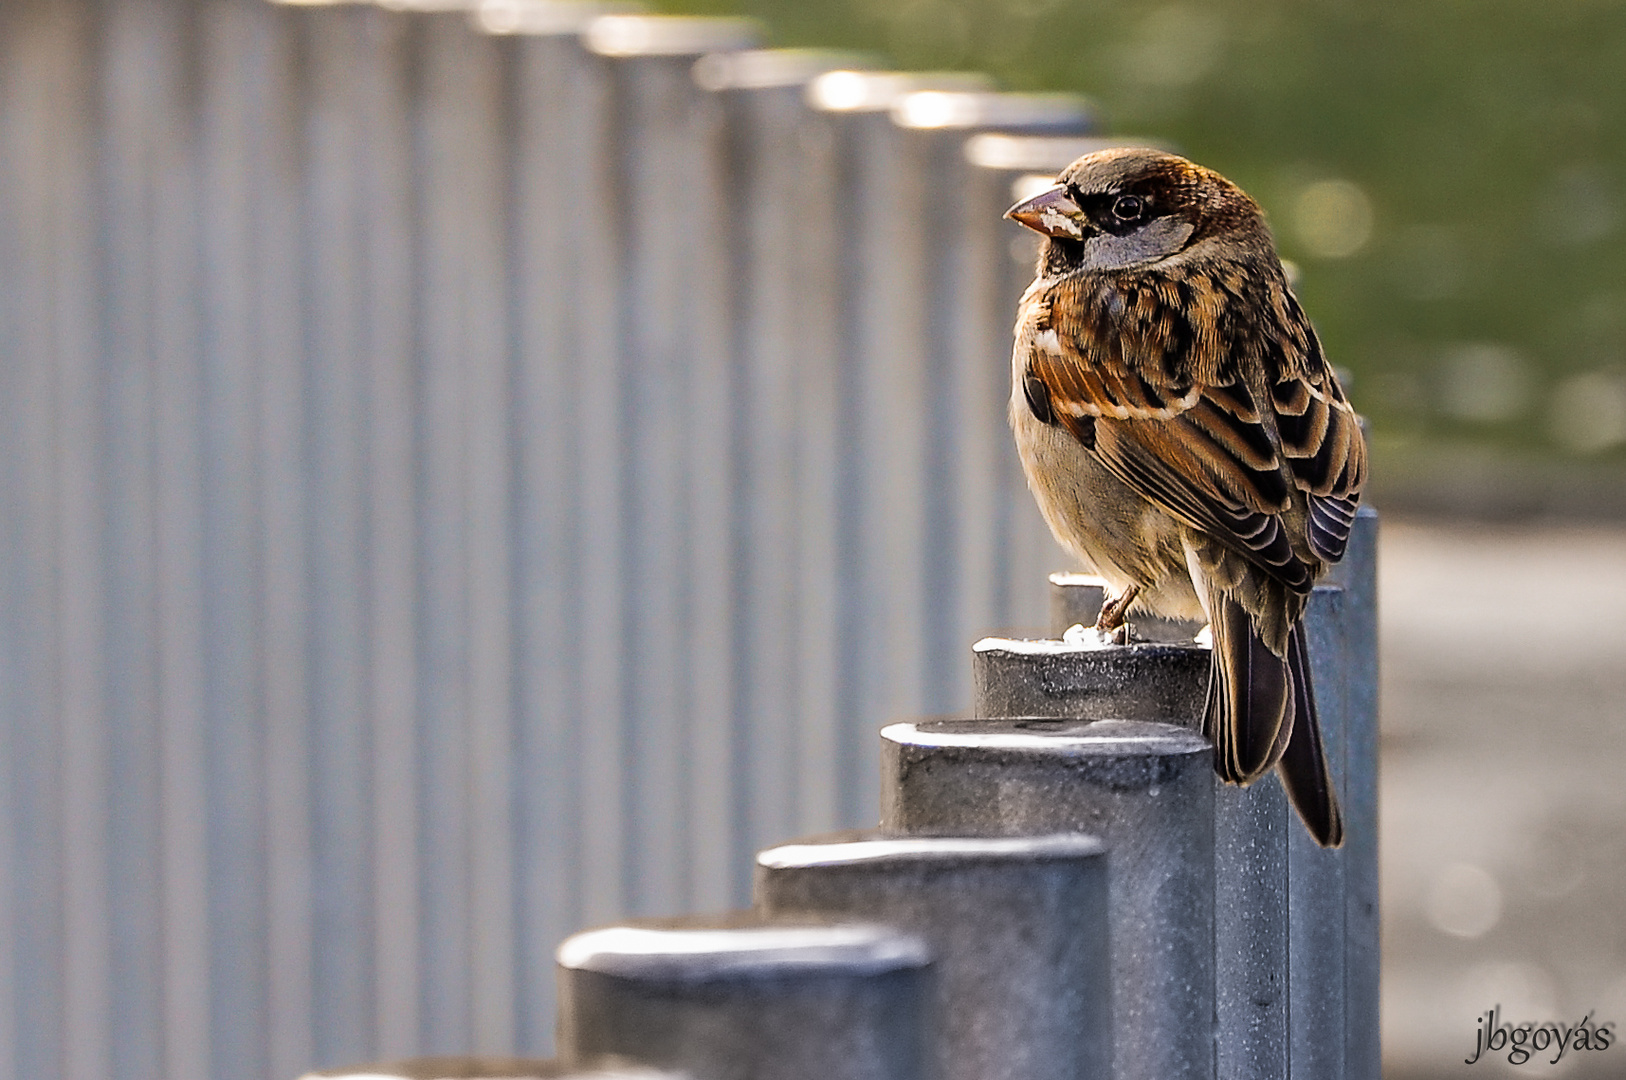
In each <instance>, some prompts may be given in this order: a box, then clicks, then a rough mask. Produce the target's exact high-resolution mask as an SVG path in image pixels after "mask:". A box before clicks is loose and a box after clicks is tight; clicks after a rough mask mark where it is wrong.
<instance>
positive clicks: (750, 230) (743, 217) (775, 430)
mask: <svg viewBox="0 0 1626 1080" xmlns="http://www.w3.org/2000/svg"><path fill="white" fill-rule="evenodd" d="M858 62H859V61H858V58H856V57H853V56H851V55H849V54H843V53H831V52H821V51H815V50H802V49H764V50H748V51H742V52H731V53H713V54H710V55H708V56H705V57H702V58H701V59H700V60H699V61H697V62H696V64H695V67H694V78H695V81H696V83H697V84H698V85H699V86H701V87H702V88H703V89H704V90H706V91H707V92H708V93H707V94H706V95H705V102H704V104H705V107H706V112H707V119H708V123H707V135H706V138H707V140H708V144H709V145H708V148H707V158H708V161H710V162H712V163H713V170H712V176H711V181H710V183H709V184H708V185H707V187H706V189H705V192H704V202H703V205H702V207H701V215H702V227H703V228H704V230H705V232H706V233H707V234H708V235H714V236H716V237H717V238H718V242H719V243H720V244H722V246H723V247H724V249H725V250H726V252H727V266H726V281H725V286H726V287H725V289H724V290H723V291H722V293H721V294H720V295H719V297H718V302H717V303H715V304H712V305H710V306H708V307H707V308H706V309H705V310H703V311H701V312H700V313H699V323H700V325H699V332H700V334H701V336H702V337H703V338H704V339H705V342H706V344H705V347H706V348H707V349H709V350H712V351H714V352H715V353H716V354H717V355H719V356H722V357H725V358H726V359H727V365H728V366H727V370H728V372H729V373H730V374H731V376H732V380H733V381H732V385H731V386H728V387H726V388H724V389H725V392H724V393H721V394H719V395H717V402H718V403H719V404H720V405H724V406H727V407H728V408H729V409H730V410H731V413H730V415H729V417H728V418H727V421H728V426H729V428H730V429H731V430H732V432H733V445H732V447H731V451H732V457H731V459H730V461H729V462H728V467H729V469H730V470H731V475H732V477H733V490H732V498H733V499H734V501H735V506H736V507H737V509H736V512H735V514H734V517H733V519H732V522H733V529H734V540H735V543H736V549H735V550H736V563H735V574H734V579H733V583H732V587H733V590H734V592H733V597H734V603H735V610H736V611H737V623H736V632H737V634H738V638H737V640H740V641H748V642H750V643H751V645H750V647H749V648H747V649H738V650H736V653H737V656H736V659H735V661H734V664H735V670H734V676H735V692H734V694H733V701H732V707H733V712H732V718H733V719H735V720H736V726H735V727H734V729H733V733H732V734H733V738H734V739H736V740H737V745H736V746H734V747H733V748H732V752H733V753H734V754H737V755H738V756H739V757H738V760H741V761H749V762H751V766H750V767H749V768H746V769H741V770H740V773H739V775H738V777H737V779H736V785H737V786H736V789H735V790H736V795H735V799H736V802H737V806H738V809H737V810H735V820H737V821H738V823H739V830H738V834H737V835H735V836H734V837H733V843H732V844H731V845H730V846H728V847H727V848H726V849H724V848H722V847H720V846H719V850H718V855H719V856H726V863H727V865H726V866H719V867H717V868H716V872H715V880H716V881H717V882H718V884H720V885H721V884H726V885H727V886H729V898H730V899H731V900H733V901H735V902H740V901H743V899H744V897H745V895H746V894H747V891H748V883H747V879H748V877H749V866H750V857H751V853H752V852H754V851H755V850H756V849H757V848H758V847H761V846H762V845H763V844H766V843H771V842H772V841H774V840H775V839H778V838H781V837H784V836H787V835H793V834H795V833H797V832H804V831H808V830H814V829H828V828H833V827H835V826H836V825H837V824H838V823H840V822H842V821H843V820H844V818H845V815H844V814H843V812H842V808H843V800H842V792H841V775H840V773H841V762H842V746H843V742H844V737H845V735H846V733H845V732H844V730H843V722H842V721H843V717H842V716H841V714H840V712H839V710H838V709H837V708H836V704H835V689H836V687H837V685H838V682H839V672H838V671H837V670H836V660H835V657H836V655H837V651H838V640H837V638H838V633H839V629H838V621H837V618H836V606H835V602H834V596H833V590H832V589H831V588H830V582H832V581H833V580H834V579H835V578H836V577H837V576H838V574H839V561H838V558H837V549H836V543H835V535H836V528H837V513H836V505H837V502H838V493H837V483H838V477H837V475H836V467H835V452H836V446H837V439H836V437H835V427H836V423H837V411H836V370H835V365H834V364H833V363H832V362H831V360H830V357H831V353H832V350H831V349H830V348H829V341H830V339H831V337H832V336H833V335H834V334H835V332H836V331H835V318H836V316H835V307H834V301H835V293H836V291H837V290H836V281H835V275H834V274H833V273H832V272H831V269H830V262H831V259H832V255H833V253H832V251H831V250H830V247H829V244H830V234H829V233H828V231H826V230H823V229H821V228H820V227H819V224H820V222H821V216H820V214H819V213H818V208H819V205H820V198H821V192H820V190H819V184H818V178H819V177H820V176H821V175H822V172H821V166H822V165H823V162H822V161H821V160H820V157H819V155H820V153H821V149H822V148H821V147H820V146H819V145H818V144H817V143H816V142H815V141H814V140H813V139H811V138H809V137H808V136H809V130H810V128H811V127H812V123H811V121H812V116H811V114H810V112H809V110H808V108H807V105H806V103H805V101H804V96H805V92H806V87H807V84H808V82H809V81H810V80H812V79H814V78H816V77H817V76H818V75H820V74H822V73H823V72H825V71H830V70H835V69H838V68H843V67H852V66H854V65H855V64H856V63H858ZM726 523H727V522H726V521H724V522H719V523H718V524H719V525H722V524H726ZM701 715H709V716H712V717H718V716H720V715H722V714H719V713H717V712H716V711H715V710H710V711H708V712H703V713H702V714H701ZM714 726H715V727H717V728H719V729H720V728H721V727H722V725H714ZM719 737H721V738H725V739H727V738H729V733H726V732H725V733H723V734H721V735H720V736H719ZM714 902H716V901H714Z"/></svg>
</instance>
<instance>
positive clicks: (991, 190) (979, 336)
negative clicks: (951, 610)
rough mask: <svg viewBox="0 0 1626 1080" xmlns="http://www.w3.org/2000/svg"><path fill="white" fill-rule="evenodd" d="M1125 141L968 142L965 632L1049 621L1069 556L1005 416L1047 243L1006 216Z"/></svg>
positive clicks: (961, 295)
mask: <svg viewBox="0 0 1626 1080" xmlns="http://www.w3.org/2000/svg"><path fill="white" fill-rule="evenodd" d="M1125 144H1126V143H1125V142H1124V140H1121V139H1112V138H1107V137H1101V138H1089V137H1079V136H1077V135H1066V134H1061V135H1040V134H1021V133H1011V132H997V131H996V132H985V133H982V134H976V135H972V136H971V137H970V138H969V139H967V140H965V142H964V143H963V144H962V146H961V147H960V150H961V152H962V153H963V155H964V157H965V161H966V163H967V165H968V166H969V167H968V168H967V169H966V170H965V172H964V174H963V181H962V182H963V183H964V185H965V191H966V194H965V201H964V205H965V207H966V211H965V221H964V223H963V225H961V226H960V227H961V229H962V230H963V237H964V239H963V241H962V243H963V244H964V254H963V261H962V264H961V266H962V270H961V271H960V273H961V275H962V276H961V278H960V286H959V288H958V289H956V290H955V292H954V294H953V295H954V296H955V298H956V299H955V310H956V318H957V321H958V327H959V329H958V332H957V333H956V335H955V341H954V351H953V353H952V354H951V355H952V361H951V362H952V366H953V369H954V370H955V373H956V375H955V377H956V379H957V380H958V383H959V390H960V392H959V394H958V405H957V407H956V409H955V415H956V417H957V421H958V426H959V438H960V440H961V449H960V457H959V461H958V465H957V468H956V469H955V499H956V500H957V505H958V507H959V523H958V529H959V534H958V535H959V538H960V539H959V543H960V551H961V555H960V564H961V567H962V571H961V572H962V584H961V600H960V605H959V606H960V610H959V614H958V616H957V620H956V621H957V622H958V624H959V625H960V627H961V632H962V633H969V634H971V635H973V636H975V635H980V634H983V633H985V632H987V631H988V630H991V629H993V628H996V627H1011V628H1022V629H1024V630H1038V629H1039V628H1041V627H1043V626H1044V625H1045V623H1046V611H1047V598H1046V595H1045V580H1046V577H1047V575H1048V574H1049V572H1050V571H1051V570H1054V569H1055V568H1056V567H1057V566H1059V565H1060V564H1061V562H1062V561H1063V560H1064V559H1065V555H1064V554H1063V553H1062V552H1061V551H1060V549H1059V548H1058V547H1057V546H1056V542H1055V540H1054V539H1053V538H1052V537H1051V535H1050V529H1049V527H1048V526H1046V525H1045V523H1044V519H1043V518H1041V517H1040V516H1039V511H1038V508H1037V507H1036V506H1035V504H1034V502H1033V496H1032V495H1031V494H1029V492H1028V490H1027V481H1026V479H1025V478H1024V477H1023V475H1022V466H1021V463H1020V461H1019V460H1018V459H1017V456H1016V452H1015V443H1014V441H1013V439H1012V436H1011V431H1010V423H1009V421H1008V419H1007V418H1006V404H1007V402H1008V401H1009V400H1010V353H1011V345H1012V341H1011V327H1012V325H1013V324H1014V323H1015V321H1016V304H1017V300H1018V299H1019V298H1020V297H1021V295H1022V292H1023V290H1025V289H1026V288H1027V287H1028V285H1029V283H1030V282H1032V280H1033V265H1034V261H1035V260H1036V259H1037V257H1038V250H1039V249H1038V242H1037V240H1038V238H1037V237H1035V236H1034V235H1033V234H1032V233H1030V232H1029V231H1027V230H1025V229H1022V228H1021V227H1020V226H1018V225H1015V224H1013V223H1012V222H1009V221H1005V220H1004V219H1003V215H1004V213H1005V211H1006V210H1007V209H1008V208H1009V207H1010V206H1011V204H1012V203H1014V202H1016V201H1017V200H1016V197H1015V188H1016V187H1018V186H1020V185H1021V184H1022V183H1024V182H1031V180H1032V179H1033V178H1035V177H1038V176H1044V175H1054V174H1055V173H1058V172H1060V171H1061V170H1062V169H1064V168H1066V167H1067V166H1068V165H1069V164H1071V163H1072V162H1073V161H1074V160H1075V159H1077V158H1079V157H1081V156H1082V155H1084V154H1087V153H1091V152H1093V151H1095V150H1100V149H1104V148H1106V147H1109V146H1117V145H1125ZM956 677H958V676H956Z"/></svg>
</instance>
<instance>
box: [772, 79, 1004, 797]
mask: <svg viewBox="0 0 1626 1080" xmlns="http://www.w3.org/2000/svg"><path fill="white" fill-rule="evenodd" d="M988 88H989V83H988V80H987V79H986V78H983V77H981V76H977V75H970V74H961V73H935V74H932V73H925V74H913V73H912V74H904V73H899V72H877V71H853V70H843V71H831V72H827V73H825V74H823V75H820V76H819V77H817V78H816V79H814V80H813V81H812V82H811V83H810V84H809V86H808V89H807V101H808V103H809V104H810V105H811V106H812V109H813V110H814V113H815V115H814V116H813V117H812V118H811V122H810V123H809V125H808V126H807V127H806V128H805V134H804V135H803V138H804V139H805V143H804V145H806V146H808V147H809V149H810V157H811V158H812V160H811V161H810V162H809V175H810V177H811V178H812V184H811V187H812V189H813V194H814V201H813V202H812V203H811V205H809V206H808V207H807V209H806V212H805V214H804V216H803V219H802V225H803V228H804V231H805V235H806V236H807V237H808V238H809V241H810V242H811V243H813V244H817V245H818V246H819V250H820V251H821V253H822V255H823V258H824V259H825V260H826V261H825V263H824V265H825V266H826V267H827V269H826V270H824V271H822V272H823V273H825V274H829V275H830V280H831V285H830V286H829V288H830V291H831V292H832V293H833V294H834V295H833V297H831V299H832V300H833V303H831V305H830V308H829V310H828V312H827V313H826V312H825V311H824V310H823V309H821V315H823V316H825V317H826V326H827V327H828V328H830V329H828V330H827V331H825V332H821V333H819V334H818V335H817V336H816V337H814V338H813V339H812V340H810V342H809V345H810V348H809V351H808V353H807V354H805V355H804V357H803V360H804V363H806V364H807V365H809V367H808V369H807V370H812V371H827V372H830V373H831V374H832V376H833V384H834V385H833V389H834V391H835V396H834V399H833V401H832V406H833V413H832V420H831V421H830V424H831V427H833V429H834V431H833V433H831V434H833V438H834V443H833V448H832V450H833V458H834V461H833V464H834V466H835V471H834V475H835V477H836V491H837V493H838V495H837V502H836V505H835V506H834V507H833V510H834V513H832V514H830V515H829V516H828V517H827V518H826V519H825V520H824V522H813V523H812V532H811V535H812V536H813V537H814V538H815V539H817V540H819V541H820V542H824V543H831V544H833V550H834V552H835V554H836V559H837V562H836V565H837V566H838V567H839V572H838V575H837V576H836V579H835V581H836V589H835V598H834V599H835V604H836V610H835V612H834V616H835V619H836V620H837V626H838V630H837V652H836V655H835V657H834V660H835V663H834V666H833V670H832V672H831V676H832V677H831V678H830V680H829V685H830V687H831V688H832V689H831V694H832V697H833V698H834V702H833V704H834V706H835V708H836V715H837V716H839V717H840V718H841V721H842V731H841V740H840V747H839V751H840V753H839V755H838V758H837V761H838V766H837V775H838V776H841V777H844V778H846V779H845V780H844V781H843V782H842V783H841V791H840V800H841V805H840V818H839V820H840V821H841V822H842V823H853V822H862V821H864V820H865V819H866V818H867V819H869V820H873V815H874V813H875V806H876V802H877V798H878V795H877V789H876V786H875V777H876V759H875V750H874V744H873V735H872V733H873V732H874V730H875V728H876V727H877V726H879V725H880V724H881V723H882V722H883V721H884V720H885V719H887V718H888V717H893V716H898V715H910V714H913V713H916V712H919V711H921V710H922V708H923V707H924V702H925V695H926V681H925V675H924V669H925V660H924V656H923V648H922V643H921V636H920V627H921V625H922V621H923V617H924V607H923V605H924V600H923V597H924V596H925V595H926V594H927V592H928V591H929V588H928V583H927V578H926V577H925V570H924V562H923V560H922V558H921V552H923V551H924V550H926V544H925V538H924V536H923V535H922V530H923V529H924V527H925V521H926V518H925V510H924V506H925V499H926V488H925V479H926V473H925V468H926V465H925V460H924V446H925V444H924V442H923V436H922V428H923V425H924V412H923V411H922V410H923V409H924V407H925V402H924V399H923V397H922V394H923V385H924V384H923V374H922V365H923V363H924V361H923V359H922V348H923V342H922V341H920V340H919V339H918V337H914V336H912V335H910V334H909V333H908V332H907V329H906V328H907V327H910V326H916V325H918V324H919V321H920V311H919V308H920V305H921V303H922V297H921V295H920V292H919V289H918V283H919V280H920V278H919V266H918V263H917V262H916V259H915V256H914V254H913V252H914V247H913V244H914V240H913V238H912V237H911V236H910V235H909V226H910V221H909V219H908V218H907V215H904V214H902V213H900V212H899V207H900V206H904V205H907V204H909V203H910V202H912V201H913V200H914V199H916V198H917V193H916V188H917V186H918V185H919V183H920V178H919V177H918V176H915V175H913V174H911V173H909V172H908V171H907V164H906V161H905V160H904V149H903V142H904V138H905V135H906V133H905V132H904V131H903V130H902V129H900V128H899V127H898V126H897V125H896V124H894V123H893V122H892V119H891V116H890V110H891V108H892V106H893V105H894V104H895V103H896V102H897V101H898V100H899V99H900V98H901V97H903V96H904V95H905V94H907V93H909V92H911V91H914V90H920V89H943V90H986V89H988ZM815 298H816V299H817V300H821V301H822V294H815ZM814 389H817V390H820V391H825V392H827V391H828V389H829V387H826V386H816V387H814ZM815 400H817V399H815ZM820 434H821V435H824V434H825V433H824V432H821V433H820Z"/></svg>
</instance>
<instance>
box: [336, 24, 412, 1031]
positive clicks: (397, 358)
mask: <svg viewBox="0 0 1626 1080" xmlns="http://www.w3.org/2000/svg"><path fill="white" fill-rule="evenodd" d="M365 17H366V19H367V23H366V24H365V25H366V33H367V37H366V38H365V39H364V41H365V45H366V48H367V50H368V51H367V52H366V53H364V54H363V55H362V57H360V59H364V60H368V61H370V62H366V63H362V64H360V65H358V67H357V73H356V75H355V76H353V78H356V80H357V85H356V87H355V88H354V90H353V91H352V93H353V95H354V97H353V98H352V99H351V100H353V101H354V102H355V107H356V109H357V117H356V121H355V122H356V123H357V124H358V126H361V127H364V128H365V131H366V140H365V142H364V143H362V144H361V145H360V146H359V147H357V151H358V153H357V165H358V171H359V176H358V189H357V191H356V194H355V196H354V197H355V200H356V201H355V203H354V204H353V212H354V213H355V214H356V215H357V218H356V224H355V229H356V233H357V240H356V242H358V243H359V244H361V245H362V257H363V258H364V260H365V268H366V271H365V272H366V277H365V280H364V282H363V283H362V284H363V287H364V289H365V296H364V297H363V302H364V304H365V309H364V312H363V314H362V326H361V331H362V333H363V335H364V337H363V352H362V354H361V355H360V356H359V357H358V358H357V362H358V363H360V364H362V365H363V366H364V369H365V370H364V373H363V375H362V378H363V380H364V385H365V387H366V393H367V432H366V439H367V443H366V449H365V453H366V454H367V482H368V493H367V514H368V522H367V545H368V546H367V578H366V586H365V587H366V589H367V603H368V611H367V614H366V626H367V634H368V639H367V655H366V661H365V663H366V664H367V668H368V671H367V679H368V685H367V690H366V693H367V702H368V706H367V707H368V712H369V715H370V717H371V721H372V762H371V764H372V770H373V775H372V784H373V800H372V814H373V817H372V829H373V835H372V842H373V851H372V867H373V879H372V885H373V895H372V912H373V943H372V947H373V969H372V972H371V975H372V986H373V990H372V994H373V1007H374V1010H375V1012H374V1017H375V1018H374V1023H375V1025H376V1027H375V1029H374V1032H375V1033H374V1036H373V1049H374V1052H376V1053H378V1054H382V1055H391V1056H394V1055H403V1054H410V1053H414V1052H416V1051H417V1050H418V1048H419V1046H420V1040H421V1034H420V1018H421V1016H422V1012H423V1007H422V996H423V986H424V980H425V971H424V957H423V955H422V953H423V949H422V947H421V944H420V933H421V926H420V919H421V912H422V904H421V902H420V888H419V873H420V854H419V837H420V834H421V830H422V826H423V813H422V811H421V808H420V799H419V790H418V785H419V763H420V760H421V755H420V753H419V738H418V730H417V723H418V707H419V702H420V699H421V695H420V688H419V678H420V676H419V672H420V664H419V657H418V632H419V617H418V604H417V599H418V567H419V553H418V544H417V542H416V541H417V537H416V534H415V529H414V526H415V523H416V514H417V509H418V488H417V483H418V471H417V450H418V444H417V427H416V420H417V407H416V406H417V393H418V365H417V354H416V352H415V349H414V345H415V337H414V331H415V322H414V318H413V310H414V304H413V296H412V285H413V274H414V273H415V270H416V262H415V255H416V249H415V247H414V244H413V236H412V213H413V208H412V203H411V197H412V193H411V180H412V173H411V164H410V163H411V146H410V138H411V125H410V120H409V117H408V115H407V109H408V100H407V98H406V96H405V94H404V93H403V91H402V83H403V80H404V78H405V74H404V70H403V69H404V61H403V60H396V59H395V56H396V54H397V50H403V49H404V48H405V43H404V41H403V40H402V38H403V37H404V35H405V27H403V26H401V25H400V24H399V21H398V20H395V19H392V18H390V17H389V16H385V15H381V14H379V13H376V12H368V13H366V16H365ZM380 60H384V61H386V62H380ZM362 155H365V156H362Z"/></svg>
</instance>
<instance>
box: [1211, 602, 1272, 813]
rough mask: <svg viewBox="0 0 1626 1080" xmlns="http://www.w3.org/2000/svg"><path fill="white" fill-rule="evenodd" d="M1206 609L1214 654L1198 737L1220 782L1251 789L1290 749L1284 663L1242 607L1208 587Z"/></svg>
mask: <svg viewBox="0 0 1626 1080" xmlns="http://www.w3.org/2000/svg"><path fill="white" fill-rule="evenodd" d="M1207 606H1208V615H1209V619H1210V622H1209V625H1210V627H1211V629H1212V632H1213V635H1214V649H1213V659H1212V660H1211V661H1210V664H1211V666H1210V674H1209V680H1208V702H1207V706H1206V708H1205V709H1204V713H1203V733H1204V734H1205V735H1207V736H1208V738H1209V739H1210V740H1211V741H1212V742H1213V743H1214V769H1215V771H1216V772H1218V773H1219V775H1220V778H1221V779H1223V780H1225V781H1227V782H1228V783H1232V784H1251V783H1253V782H1254V781H1255V780H1257V779H1259V777H1261V776H1263V775H1264V774H1265V773H1266V772H1267V771H1269V769H1270V767H1271V766H1272V765H1275V764H1276V762H1277V761H1278V760H1279V759H1280V758H1281V757H1282V754H1283V753H1284V752H1285V751H1286V749H1287V748H1288V746H1289V744H1290V736H1291V734H1292V731H1293V727H1294V724H1293V694H1292V691H1293V682H1292V678H1291V677H1290V675H1289V673H1288V665H1287V660H1286V659H1285V658H1283V657H1280V656H1277V655H1276V654H1275V653H1273V652H1272V651H1271V650H1270V647H1269V646H1267V645H1266V644H1265V643H1264V641H1263V640H1261V638H1260V637H1259V634H1258V632H1257V630H1256V629H1255V628H1254V625H1253V620H1252V619H1251V618H1250V617H1249V615H1248V613H1247V611H1246V610H1245V609H1244V608H1243V607H1242V605H1241V604H1239V603H1237V601H1236V600H1234V599H1232V598H1231V597H1230V596H1229V595H1227V594H1226V593H1225V592H1223V591H1221V590H1220V589H1218V588H1212V587H1211V588H1210V589H1209V590H1208V605H1207Z"/></svg>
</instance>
